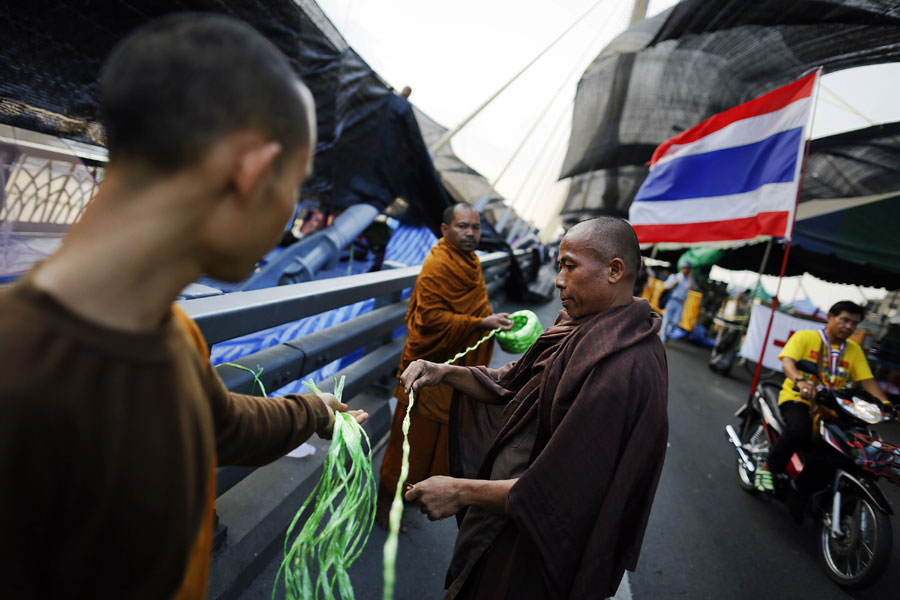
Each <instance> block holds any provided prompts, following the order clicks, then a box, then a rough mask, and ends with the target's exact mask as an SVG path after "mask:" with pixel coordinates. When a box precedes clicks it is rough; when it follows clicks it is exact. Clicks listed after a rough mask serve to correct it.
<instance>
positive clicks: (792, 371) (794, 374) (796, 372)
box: [781, 356, 803, 383]
mask: <svg viewBox="0 0 900 600" xmlns="http://www.w3.org/2000/svg"><path fill="white" fill-rule="evenodd" d="M781 366H782V368H783V369H784V374H785V375H787V378H788V379H790V380H791V381H793V382H794V383H798V382H799V381H800V380H801V379H803V373H801V372H800V369H798V368H797V361H795V360H794V359H793V358H790V357H788V356H785V357H784V358H782V359H781Z"/></svg>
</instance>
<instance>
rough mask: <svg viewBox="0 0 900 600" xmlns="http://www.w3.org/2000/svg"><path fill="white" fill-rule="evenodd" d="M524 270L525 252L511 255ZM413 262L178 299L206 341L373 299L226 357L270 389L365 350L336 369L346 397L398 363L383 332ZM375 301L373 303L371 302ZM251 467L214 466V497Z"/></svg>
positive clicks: (245, 384)
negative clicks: (352, 313)
mask: <svg viewBox="0 0 900 600" xmlns="http://www.w3.org/2000/svg"><path fill="white" fill-rule="evenodd" d="M515 254H516V257H517V260H518V262H520V264H522V263H524V264H522V268H523V270H524V269H527V267H528V264H529V263H530V258H531V257H530V253H528V252H526V251H518V252H516V253H515ZM481 264H482V270H483V272H484V277H485V282H486V284H487V289H488V294H489V295H493V294H494V292H496V290H498V289H499V288H500V287H501V286H502V285H503V284H504V282H505V281H506V277H507V275H508V273H509V267H510V256H509V254H507V253H506V252H494V253H492V254H488V255H486V256H483V257H481ZM420 269H421V266H415V267H407V268H403V269H393V270H390V271H380V272H377V273H366V274H362V275H353V276H349V277H337V278H333V279H324V280H318V281H310V282H305V283H298V284H294V285H286V286H279V287H275V288H268V289H262V290H253V291H247V292H232V293H230V294H224V295H218V296H210V297H204V298H196V299H192V300H184V301H182V302H180V305H181V307H182V308H183V309H184V311H185V312H186V313H187V314H188V315H189V316H190V317H191V318H193V319H194V320H195V321H196V322H197V325H198V326H199V327H200V330H201V331H202V332H203V335H204V337H205V338H206V340H207V342H208V343H209V344H210V345H211V344H215V343H218V342H221V341H224V340H228V339H232V338H235V337H238V336H241V335H246V334H248V333H253V332H255V331H260V330H263V329H267V328H269V327H274V326H277V325H282V324H285V323H291V322H293V321H296V320H298V319H301V318H303V317H307V316H311V315H316V314H319V313H322V312H325V311H327V310H331V309H334V308H339V307H342V306H346V305H349V304H353V303H355V302H359V301H361V300H367V299H370V298H380V299H382V302H389V303H388V304H386V305H385V306H381V307H379V308H375V309H374V310H372V311H370V312H368V313H366V314H363V315H360V316H358V317H356V318H354V319H351V320H349V321H346V322H344V323H339V324H337V325H333V326H331V327H329V328H327V329H323V330H320V331H316V332H313V333H311V334H309V335H305V336H303V337H301V338H298V339H295V340H291V341H288V342H284V343H281V344H278V345H276V346H273V347H271V348H266V349H264V350H261V351H259V352H255V353H253V354H250V355H248V356H245V357H242V358H240V359H238V360H235V361H232V362H233V363H235V364H238V365H241V366H243V367H246V368H248V369H251V370H253V371H254V372H258V371H259V369H260V368H262V372H261V373H259V379H260V381H261V382H262V384H263V385H264V386H265V387H266V389H267V390H276V389H278V388H280V387H283V386H284V385H286V384H288V383H290V382H291V381H295V380H297V379H299V378H301V377H303V376H304V375H306V374H308V373H311V372H313V371H315V370H316V369H319V368H320V367H322V366H324V365H326V364H328V363H330V362H332V361H334V360H337V359H339V358H341V357H343V356H346V355H347V354H350V353H351V352H353V351H355V350H357V349H359V348H364V349H365V351H366V354H365V355H364V356H363V357H362V358H361V359H360V360H358V361H356V362H354V363H353V364H351V365H349V366H347V367H346V368H344V369H342V370H341V371H339V372H338V373H337V375H338V376H340V375H346V376H347V382H348V383H347V386H346V387H345V388H344V398H345V399H350V398H352V397H353V396H355V395H356V394H357V393H359V392H360V391H361V390H362V389H364V388H365V387H366V386H368V385H369V384H370V383H371V381H372V380H373V379H377V378H379V377H382V376H385V375H387V374H389V373H390V372H391V370H392V369H394V368H396V366H397V364H398V363H399V362H400V354H401V352H402V350H403V343H404V338H398V339H397V340H393V341H392V340H391V339H390V338H391V334H392V333H393V332H394V331H395V330H396V329H398V328H400V327H402V326H403V323H404V317H405V315H406V307H407V302H406V301H402V300H400V293H401V292H402V291H403V290H404V289H406V288H409V287H412V285H413V283H414V282H415V279H416V277H417V276H418V274H419V271H420ZM376 306H377V304H376ZM216 370H217V372H218V373H219V375H220V377H221V378H222V380H223V381H224V383H225V385H226V387H228V389H230V390H232V391H234V392H238V393H244V394H252V393H258V390H254V386H255V385H256V382H255V379H254V377H253V375H252V374H251V373H248V372H247V371H244V370H243V369H239V368H236V367H232V366H229V365H219V366H218V367H216ZM317 384H321V385H320V388H321V389H322V390H325V391H327V390H330V389H331V381H330V380H328V381H322V382H317ZM253 470H254V468H253V467H231V466H229V467H221V468H220V469H219V470H218V486H217V494H216V495H217V496H220V495H222V494H223V493H225V492H226V491H227V490H228V489H230V488H231V487H233V486H234V485H236V484H237V483H238V482H240V481H241V480H242V479H243V478H244V477H246V476H247V475H249V474H250V473H252V472H253Z"/></svg>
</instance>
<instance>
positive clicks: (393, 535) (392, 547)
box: [381, 328, 500, 600]
mask: <svg viewBox="0 0 900 600" xmlns="http://www.w3.org/2000/svg"><path fill="white" fill-rule="evenodd" d="M498 331H500V329H499V328H498V329H492V330H491V331H490V333H488V334H487V335H486V336H484V337H483V338H481V339H480V340H478V342H476V343H475V345H474V346H469V347H468V348H466V349H465V350H463V351H462V352H460V353H458V354H457V355H456V356H454V357H453V358H451V359H450V360H447V361H445V362H444V364H445V365H449V364H452V363H454V362H456V361H457V360H459V359H460V358H462V357H463V356H465V355H466V354H468V353H469V352H472V351H474V350H475V349H476V348H478V347H479V346H480V345H481V344H483V343H484V342H486V341H488V340H489V339H491V338H492V337H494V335H496V334H497V332H498ZM414 402H415V399H414V398H413V391H412V390H410V391H409V403H408V404H407V405H406V416H404V417H403V424H402V426H401V429H402V430H403V458H402V459H401V461H400V479H398V480H397V489H395V490H394V499H393V501H392V502H391V512H390V518H389V523H390V531H389V533H388V538H387V541H385V543H384V551H383V552H384V555H383V563H384V575H383V579H384V588H383V591H382V595H381V598H382V600H393V598H394V582H395V579H396V567H397V544H398V537H399V535H400V519H401V518H402V517H403V486H404V485H405V484H406V477H407V475H409V415H410V412H411V411H412V407H413V403H414Z"/></svg>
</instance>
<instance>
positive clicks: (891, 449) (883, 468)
mask: <svg viewBox="0 0 900 600" xmlns="http://www.w3.org/2000/svg"><path fill="white" fill-rule="evenodd" d="M849 442H850V445H851V446H852V447H853V448H855V449H856V451H855V453H854V454H855V459H856V463H857V464H858V465H859V466H860V467H862V468H863V469H864V470H865V471H868V472H869V473H872V474H873V475H878V476H879V477H884V478H885V479H887V480H888V481H890V482H891V483H893V484H894V485H900V447H898V446H894V445H893V444H889V443H887V442H885V441H882V440H879V439H877V438H873V437H872V436H870V435H867V434H864V433H859V432H851V433H850V439H849Z"/></svg>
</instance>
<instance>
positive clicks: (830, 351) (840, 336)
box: [754, 300, 890, 492]
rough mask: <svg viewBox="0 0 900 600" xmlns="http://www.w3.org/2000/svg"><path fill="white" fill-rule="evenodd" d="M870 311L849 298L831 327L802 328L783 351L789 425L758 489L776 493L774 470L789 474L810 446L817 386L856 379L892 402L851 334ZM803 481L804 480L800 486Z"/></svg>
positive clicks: (833, 312) (832, 312)
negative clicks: (810, 369)
mask: <svg viewBox="0 0 900 600" xmlns="http://www.w3.org/2000/svg"><path fill="white" fill-rule="evenodd" d="M865 314H866V309H864V308H863V307H862V306H859V305H857V304H854V303H853V302H849V301H847V300H843V301H841V302H838V303H836V304H835V305H834V306H832V307H831V308H830V309H829V310H828V322H827V323H826V325H825V327H823V328H822V329H819V330H805V331H796V332H794V334H793V335H792V336H791V337H790V338H789V339H788V341H787V343H786V344H785V345H784V349H783V350H782V351H781V354H779V355H778V358H779V359H781V365H782V367H783V368H784V374H785V379H784V384H783V385H782V387H781V393H780V394H779V395H778V408H779V409H780V410H781V416H782V418H783V419H784V422H785V425H786V427H785V430H784V433H783V434H782V436H781V437H779V438H778V441H776V442H775V444H774V445H773V446H772V448H771V449H770V450H769V456H768V458H767V460H766V462H764V463H763V464H762V465H761V466H760V468H759V469H757V470H756V475H755V476H754V485H755V486H756V489H757V490H759V491H761V492H773V491H774V490H775V486H774V482H773V481H772V474H773V473H783V472H784V470H785V469H786V468H787V464H788V461H789V460H790V459H791V456H792V455H793V454H794V453H795V452H796V451H798V450H801V449H803V448H805V447H806V446H807V445H808V444H809V442H810V440H811V439H812V416H811V415H810V409H811V408H812V403H813V402H814V400H815V397H816V386H817V385H827V386H828V387H833V388H840V387H844V385H846V384H847V382H849V381H852V382H854V383H856V384H858V385H859V386H860V387H861V388H862V389H864V390H865V391H867V392H868V393H870V394H872V395H873V396H875V397H876V398H878V400H880V401H881V402H883V403H884V404H890V403H889V401H888V399H887V396H886V395H885V394H884V392H883V391H882V389H881V388H880V387H879V386H878V383H877V382H876V381H875V378H874V377H873V376H872V370H871V369H870V368H869V363H868V361H866V355H865V353H864V352H863V350H862V348H860V346H859V344H857V343H856V342H854V341H853V340H851V339H850V336H851V335H853V333H854V332H855V331H856V328H857V326H858V325H859V323H860V321H862V319H863V317H864V316H865ZM800 360H809V361H812V362H813V363H816V364H817V365H818V369H819V376H818V378H817V379H816V381H815V382H814V381H812V380H811V379H812V378H810V377H808V376H806V375H804V374H803V373H802V372H801V371H800V370H799V369H798V368H797V361H800ZM794 388H797V389H796V390H795V389H794ZM801 483H802V482H801V481H800V480H798V486H799V485H800V484H801ZM801 491H802V490H801Z"/></svg>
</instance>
